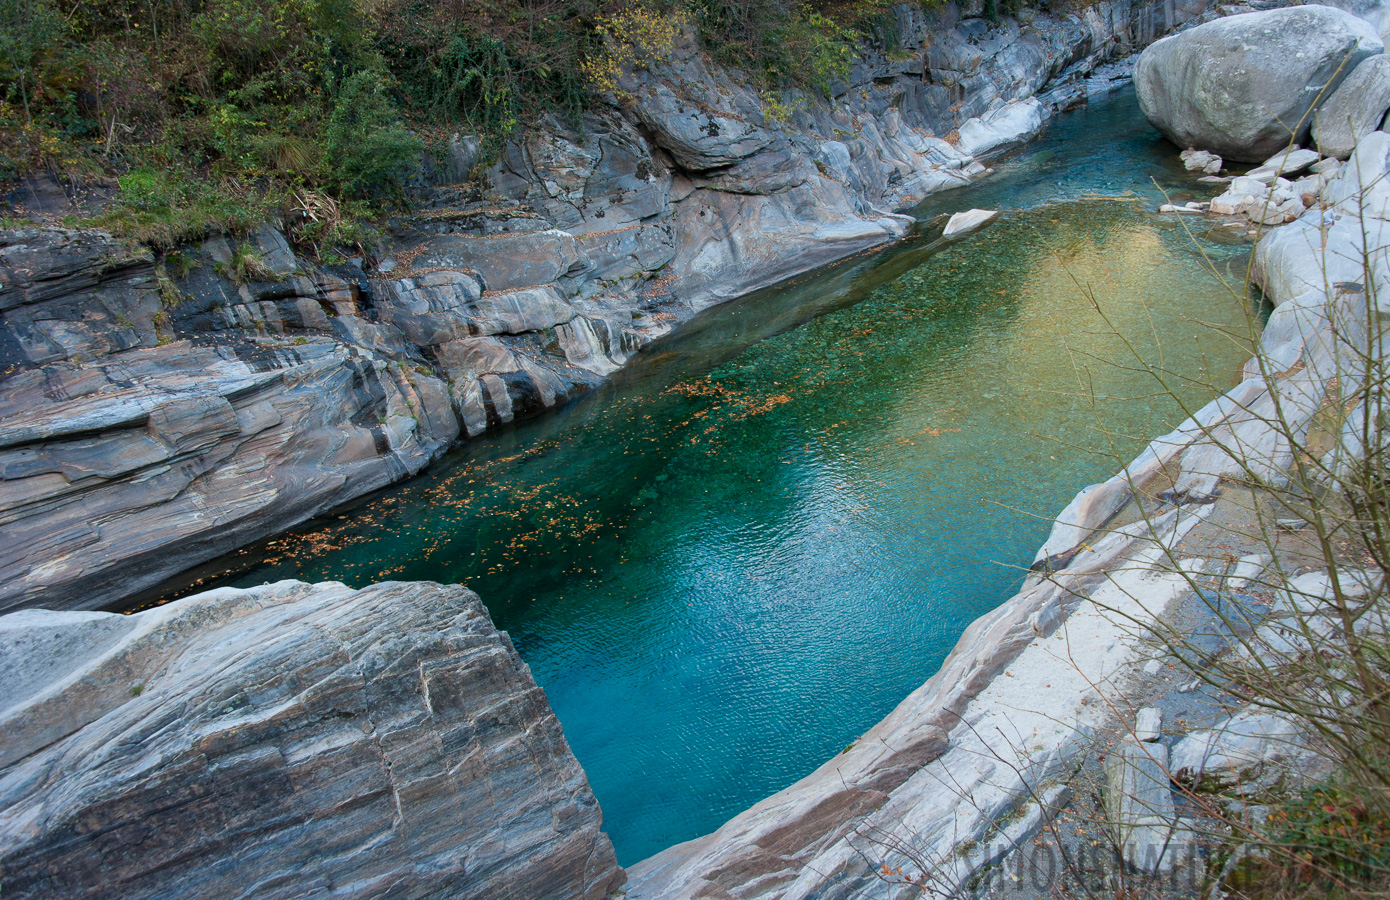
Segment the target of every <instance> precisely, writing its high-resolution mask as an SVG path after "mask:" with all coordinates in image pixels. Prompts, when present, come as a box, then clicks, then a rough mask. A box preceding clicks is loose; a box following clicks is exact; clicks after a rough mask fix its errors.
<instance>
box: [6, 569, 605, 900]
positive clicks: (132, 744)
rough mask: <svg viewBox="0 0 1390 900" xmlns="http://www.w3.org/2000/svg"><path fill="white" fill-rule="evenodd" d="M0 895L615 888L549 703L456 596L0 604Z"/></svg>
mask: <svg viewBox="0 0 1390 900" xmlns="http://www.w3.org/2000/svg"><path fill="white" fill-rule="evenodd" d="M0 735H3V738H0V869H2V870H3V871H4V873H5V897H6V898H40V897H73V898H75V897H93V898H94V897H120V898H123V900H134V898H142V897H224V896H238V897H241V896H245V897H252V896H254V897H259V898H273V897H284V898H299V897H329V896H332V897H363V898H365V897H380V896H399V897H433V896H451V897H480V898H482V897H538V898H539V897H556V898H559V897H566V898H571V897H572V898H585V900H602V898H604V897H606V896H607V895H608V894H609V893H610V891H612V890H614V889H616V888H617V887H619V886H620V885H621V884H622V882H623V879H624V875H623V872H622V870H621V869H620V868H618V865H617V863H616V860H615V858H614V854H613V847H612V844H611V843H610V842H609V840H608V837H607V835H605V834H604V833H603V832H602V831H601V814H600V811H599V807H598V804H597V802H596V801H595V800H594V797H593V794H592V792H591V791H590V789H589V785H588V781H587V779H586V778H585V776H584V772H583V770H582V769H581V768H580V767H579V764H578V762H577V761H576V760H575V759H574V756H573V755H572V754H571V753H570V750H569V747H568V745H567V744H566V742H565V738H564V735H563V734H562V733H561V730H560V724H559V722H558V721H557V720H556V719H555V716H554V714H553V713H552V712H551V710H550V705H549V703H548V702H547V701H546V698H545V695H544V694H543V693H542V691H541V689H540V688H539V687H537V686H536V683H535V681H534V680H532V678H531V674H530V671H529V670H528V669H527V667H526V666H525V664H523V663H522V662H521V660H520V658H518V656H517V655H516V651H515V650H514V649H513V648H512V645H511V641H510V640H509V639H508V638H507V636H506V634H504V633H502V632H499V631H497V630H496V629H495V628H494V627H493V625H492V623H491V621H490V620H489V619H488V615H487V612H486V611H485V610H484V609H483V607H482V604H481V603H479V601H478V598H477V597H476V596H475V595H474V594H473V593H472V592H470V591H468V590H466V589H464V588H462V587H458V586H441V585H437V584H430V583H413V584H400V583H388V584H379V585H374V586H372V587H370V588H366V589H364V590H361V591H354V590H352V589H350V588H347V587H345V586H344V585H341V584H318V585H308V584H303V583H300V582H290V581H287V582H280V583H279V584H274V585H268V586H265V587H259V588H252V589H250V590H233V589H221V590H216V591H210V592H207V593H204V594H199V595H197V596H195V597H190V598H187V599H185V600H181V601H178V602H176V603H172V604H169V605H168V606H164V607H161V608H157V609H153V610H149V611H146V612H143V613H139V614H137V615H132V616H118V615H110V614H102V613H53V612H48V611H43V610H30V611H25V612H22V613H17V614H15V615H12V616H7V617H4V618H0Z"/></svg>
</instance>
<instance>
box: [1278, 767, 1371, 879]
mask: <svg viewBox="0 0 1390 900" xmlns="http://www.w3.org/2000/svg"><path fill="white" fill-rule="evenodd" d="M1368 790H1370V788H1369V787H1368V786H1366V785H1363V784H1351V783H1346V784H1324V785H1319V786H1317V787H1315V788H1312V789H1309V790H1306V791H1304V792H1303V793H1302V794H1301V795H1300V796H1299V797H1297V798H1296V799H1294V800H1292V801H1291V802H1288V803H1285V804H1280V805H1279V806H1278V807H1277V808H1276V809H1275V810H1274V811H1273V812H1272V813H1271V816H1270V825H1271V828H1272V830H1273V832H1274V833H1273V834H1272V835H1271V837H1273V838H1274V840H1275V842H1276V843H1277V844H1279V845H1281V846H1283V847H1286V848H1288V850H1289V852H1290V854H1291V855H1292V857H1293V858H1294V859H1296V860H1299V861H1300V866H1299V867H1300V868H1302V869H1303V870H1305V871H1306V873H1308V874H1309V875H1312V874H1313V873H1317V875H1318V877H1320V878H1326V877H1328V876H1331V877H1333V878H1336V879H1337V880H1339V881H1342V882H1346V883H1360V882H1366V881H1370V880H1377V879H1383V878H1384V877H1385V875H1386V873H1387V872H1390V819H1387V818H1386V817H1385V812H1384V802H1383V798H1379V797H1369V798H1368V797H1367V796H1366V794H1367V791H1368Z"/></svg>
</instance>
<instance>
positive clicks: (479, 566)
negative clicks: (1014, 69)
mask: <svg viewBox="0 0 1390 900" xmlns="http://www.w3.org/2000/svg"><path fill="white" fill-rule="evenodd" d="M1175 154H1176V151H1175V149H1174V148H1172V147H1171V146H1170V145H1167V144H1166V143H1164V142H1162V141H1161V140H1160V139H1159V138H1157V137H1156V136H1154V135H1153V133H1152V132H1151V131H1150V130H1149V129H1148V128H1147V126H1145V124H1144V122H1143V119H1142V118H1141V117H1140V116H1139V114H1138V112H1137V109H1136V107H1135V104H1134V101H1133V99H1132V96H1124V97H1121V98H1119V99H1117V100H1113V101H1110V102H1108V103H1106V104H1103V105H1099V106H1097V107H1095V108H1093V109H1091V110H1087V111H1083V112H1080V113H1073V114H1069V115H1067V116H1064V117H1062V118H1061V119H1060V120H1058V121H1057V122H1056V123H1055V124H1054V125H1053V126H1052V127H1051V129H1050V130H1049V132H1048V133H1047V134H1045V136H1044V137H1043V138H1042V139H1041V140H1040V141H1039V142H1037V143H1035V144H1034V145H1033V146H1032V147H1031V148H1029V149H1028V150H1026V151H1024V152H1023V153H1021V154H1019V155H1017V156H1016V157H1014V158H1013V159H1011V160H1008V161H1006V162H1004V163H999V164H998V167H999V169H1000V172H999V174H998V175H996V176H994V177H993V178H992V179H990V180H988V181H986V182H985V183H982V184H979V185H976V186H973V187H970V188H967V189H964V190H961V191H956V192H952V193H949V194H943V195H937V196H936V197H933V198H931V199H930V200H929V201H928V203H926V204H923V206H922V207H920V208H919V210H918V213H919V215H920V216H921V217H922V218H923V219H924V221H927V222H931V221H933V220H934V217H935V216H936V215H937V214H938V213H941V212H950V211H955V210H959V209H966V208H969V207H972V206H977V207H996V208H1000V209H1005V210H1007V211H1008V212H1006V214H1005V216H1004V217H1003V219H1001V221H999V222H998V223H996V224H995V225H993V226H991V227H990V228H989V229H987V230H986V231H984V232H982V233H980V234H978V235H976V236H975V237H973V238H971V239H969V240H967V241H966V242H964V243H961V244H957V245H955V246H951V247H948V248H945V249H942V248H940V247H938V246H937V245H936V244H934V243H933V242H932V240H931V238H932V236H933V234H934V233H939V229H940V224H939V220H937V224H936V225H934V226H933V225H930V224H928V225H927V226H925V227H924V233H923V234H922V235H920V236H918V237H917V238H914V239H913V240H909V241H906V242H904V243H902V244H899V245H897V246H896V247H894V248H892V249H890V250H888V251H885V252H881V253H878V254H875V255H870V256H866V257H864V258H861V259H858V260H855V261H852V262H850V263H848V264H844V265H841V266H838V267H835V268H833V269H831V270H828V271H825V272H822V273H818V274H817V275H816V276H814V277H810V278H807V279H803V280H801V281H800V282H799V283H796V284H793V285H790V286H785V287H782V288H779V289H776V290H770V291H765V292H762V293H760V294H758V295H754V296H751V297H748V298H745V299H743V300H740V301H738V302H736V303H734V304H730V305H727V306H724V307H721V308H719V309H716V310H712V311H710V312H708V313H706V314H704V315H702V316H701V317H700V318H698V319H697V320H696V321H695V322H693V323H691V324H690V325H688V326H687V327H686V328H684V329H683V330H682V332H681V333H679V334H678V335H676V336H675V337H674V339H671V340H667V341H665V342H663V343H662V344H661V345H659V346H656V347H654V348H651V350H650V352H648V353H646V354H645V355H644V356H643V358H642V359H640V360H639V361H638V362H637V363H636V364H635V365H633V366H632V367H630V368H629V369H628V370H626V371H625V372H624V373H622V374H621V375H620V376H619V377H618V379H617V380H616V381H615V382H614V383H613V384H611V385H609V386H607V387H605V388H604V389H603V390H601V391H599V392H597V393H596V394H594V395H591V396H590V397H588V398H585V399H584V400H582V401H580V402H579V403H577V404H575V405H573V406H571V407H570V408H568V409H566V410H563V411H561V412H559V413H557V414H554V415H549V416H546V417H543V418H541V419H538V420H534V421H532V422H529V423H523V424H521V425H519V426H516V427H513V428H511V429H509V430H506V431H504V432H501V433H499V434H496V435H493V436H489V437H486V438H484V439H481V440H477V441H472V442H470V443H469V444H468V445H467V446H465V447H464V448H463V449H461V450H460V451H458V452H456V453H455V454H453V455H452V456H451V457H450V458H449V459H447V460H446V461H445V462H443V463H441V464H439V465H437V466H435V467H434V468H433V469H432V470H431V471H430V473H429V474H428V475H427V476H425V477H422V478H418V479H416V480H414V481H411V482H408V483H407V484H405V485H402V486H400V487H397V488H395V489H392V490H391V491H389V492H386V493H383V494H381V495H378V496H377V497H376V498H374V499H373V500H371V501H370V502H368V503H365V504H362V505H360V506H359V507H357V508H355V509H354V510H352V511H351V512H349V513H346V514H344V515H341V516H337V517H334V518H332V519H330V520H328V521H326V522H324V521H320V522H316V523H312V524H311V525H310V526H308V527H306V528H305V529H303V530H301V531H299V532H297V533H295V534H293V535H290V536H287V537H284V538H282V539H280V540H277V541H274V542H272V543H270V544H269V545H267V546H264V547H261V548H257V549H255V550H253V551H248V552H245V553H243V554H240V555H238V556H236V557H233V558H231V559H229V560H223V561H221V562H220V563H219V564H218V566H217V567H216V570H217V571H219V572H221V571H227V572H229V573H232V574H228V575H226V576H225V577H223V578H222V580H221V581H219V582H218V583H222V584H236V585H247V584H257V583H260V582H262V581H273V580H276V579H280V578H286V577H297V578H303V579H306V580H324V579H332V580H340V581H345V582H347V583H349V584H353V585H364V584H367V583H370V582H373V581H378V580H382V579H429V580H435V581H441V582H462V583H465V584H467V585H469V586H470V587H472V588H473V589H474V590H476V591H477V592H478V593H479V595H481V596H482V598H483V600H484V601H485V602H486V604H487V606H488V609H489V610H490V612H491V613H492V616H493V618H494V620H495V621H496V623H497V625H498V626H499V627H501V628H504V629H506V630H507V631H509V632H510V633H511V635H512V638H513V640H514V641H515V643H516V646H517V648H518V650H519V651H520V653H521V655H522V657H523V658H524V659H525V660H526V661H527V662H528V663H529V664H530V666H531V668H532V671H533V672H534V674H535V676H536V679H537V681H538V682H539V683H540V684H541V685H542V686H543V687H544V688H545V690H546V693H547V695H548V696H549V698H550V702H551V704H552V706H553V707H554V709H555V711H556V713H557V714H558V716H559V718H560V721H561V722H562V723H563V725H564V728H565V733H566V736H567V737H568V739H569V741H570V744H571V746H572V747H573V749H574V752H575V755H576V756H577V757H578V758H579V760H580V762H581V763H582V764H583V765H584V767H585V769H586V771H587V772H588V775H589V778H590V781H591V783H592V785H593V789H594V793H595V794H596V795H597V797H598V799H599V801H600V803H601V804H602V806H603V811H604V820H605V825H606V828H607V830H608V832H609V833H610V835H611V836H612V837H613V842H614V844H615V846H616V847H617V851H618V857H619V860H620V862H622V863H624V864H632V863H634V862H637V861H638V860H640V859H642V858H644V857H646V856H648V855H650V854H652V853H654V852H656V851H658V850H661V849H663V848H665V847H668V846H670V845H671V844H673V843H676V842H678V841H682V840H686V839H689V838H693V837H696V836H698V835H700V834H704V833H706V832H709V831H711V830H713V829H714V828H717V827H718V826H719V825H720V824H721V823H722V822H723V821H724V820H725V819H727V818H728V817H729V816H730V815H732V814H734V813H736V812H738V811H739V810H741V809H743V808H745V807H747V806H749V805H750V804H752V803H754V802H756V801H757V800H759V799H761V798H762V797H765V796H767V795H768V794H771V793H773V792H775V791H776V790H778V789H780V788H782V787H785V786H786V785H788V784H790V783H791V782H792V781H794V780H795V779H796V778H798V777H800V776H801V775H804V774H806V773H807V772H809V771H811V770H812V769H814V768H815V767H816V766H817V765H818V764H819V763H821V762H822V761H824V760H825V759H827V758H829V757H830V756H832V755H834V754H835V753H837V752H839V751H840V750H842V749H843V748H844V747H845V746H846V745H847V744H849V743H850V742H851V741H853V740H854V739H855V738H856V737H857V736H859V735H860V734H861V733H862V732H863V731H865V730H866V729H867V728H869V727H870V726H871V725H873V724H874V723H875V722H876V721H878V720H879V719H880V718H882V717H883V716H884V715H885V714H887V713H888V712H889V711H890V710H891V709H892V708H893V707H894V706H895V705H896V704H897V703H898V702H899V701H900V700H901V699H902V698H903V697H905V696H906V695H907V694H908V693H910V692H911V691H912V690H913V689H914V688H916V687H917V686H918V685H920V684H921V683H922V682H923V681H925V680H926V679H927V678H928V677H930V676H931V675H932V673H933V672H935V671H936V669H937V668H938V667H939V665H940V663H941V661H942V659H943V658H944V656H945V655H946V653H947V652H949V650H950V648H951V647H952V645H953V644H954V643H955V640H956V638H957V637H958V636H959V634H960V633H961V631H963V630H964V628H965V627H966V625H968V624H969V623H970V621H971V620H973V619H974V618H975V617H977V616H978V615H980V614H982V613H984V612H986V611H987V610H989V609H991V608H993V607H994V606H996V605H998V604H999V603H1000V602H1001V601H1003V600H1004V599H1006V598H1007V597H1008V596H1009V595H1010V594H1011V593H1012V592H1013V591H1014V590H1015V589H1016V587H1017V585H1018V583H1019V582H1020V581H1021V580H1022V567H1026V566H1027V564H1028V563H1029V562H1030V560H1031V558H1032V554H1033V552H1034V551H1035V550H1036V548H1037V547H1038V545H1039V544H1040V543H1041V542H1042V540H1043V539H1044V538H1045V536H1046V533H1047V531H1048V527H1049V521H1050V519H1051V517H1052V516H1054V515H1055V514H1056V513H1057V511H1058V510H1059V509H1060V508H1061V507H1062V506H1063V505H1064V504H1065V503H1066V502H1067V501H1068V500H1069V499H1070V498H1071V497H1072V496H1073V495H1074V494H1075V493H1076V491H1077V490H1079V489H1080V488H1081V487H1083V486H1084V485H1086V484H1088V483H1090V482H1092V481H1096V480H1098V479H1101V478H1104V477H1107V476H1109V475H1110V474H1111V473H1113V471H1115V469H1117V468H1118V466H1119V465H1120V464H1121V462H1122V461H1123V460H1127V459H1129V458H1130V457H1132V456H1133V454H1134V453H1135V452H1136V451H1137V449H1138V448H1139V446H1140V445H1141V443H1142V441H1143V440H1145V439H1147V438H1148V437H1152V436H1154V435H1156V434H1159V433H1161V432H1163V431H1164V430H1166V429H1167V428H1169V427H1170V426H1171V425H1173V424H1176V422H1177V421H1179V420H1180V419H1181V418H1182V417H1183V413H1182V411H1181V410H1180V409H1179V407H1178V405H1177V404H1176V403H1174V402H1173V401H1172V400H1171V399H1167V398H1160V397H1158V396H1156V395H1155V389H1156V386H1155V384H1154V382H1153V380H1152V379H1151V378H1150V377H1149V376H1148V375H1145V374H1142V373H1139V372H1135V371H1127V370H1126V369H1125V368H1123V367H1118V366H1115V365H1112V364H1109V363H1107V362H1106V360H1111V361H1118V362H1121V363H1125V364H1132V360H1133V357H1132V356H1131V355H1130V352H1129V351H1128V350H1127V349H1126V343H1125V341H1122V340H1121V339H1119V338H1118V337H1116V336H1115V335H1114V334H1112V333H1110V332H1111V331H1112V329H1116V328H1117V329H1118V330H1119V331H1120V332H1121V333H1122V334H1124V335H1125V336H1126V338H1127V339H1128V340H1129V341H1130V342H1133V344H1134V346H1135V347H1136V348H1137V350H1138V352H1139V353H1140V354H1141V355H1142V356H1144V357H1145V358H1146V359H1149V360H1151V361H1157V360H1159V359H1160V353H1159V351H1158V350H1156V349H1155V347H1156V345H1157V343H1159V342H1160V341H1161V343H1162V345H1163V350H1162V354H1161V359H1162V362H1163V364H1164V365H1165V367H1166V368H1167V369H1169V370H1171V371H1173V372H1176V373H1181V374H1182V375H1184V376H1187V377H1189V378H1191V379H1194V380H1195V381H1196V382H1200V383H1195V384H1191V385H1189V386H1187V387H1185V388H1184V391H1185V397H1186V400H1187V401H1188V402H1189V403H1190V404H1192V405H1193V406H1194V407H1195V406H1196V405H1200V404H1201V403H1202V402H1205V400H1206V399H1208V398H1209V397H1210V396H1211V395H1212V394H1213V392H1214V391H1215V390H1219V389H1225V388H1226V387H1229V386H1230V385H1231V384H1232V383H1233V382H1234V373H1235V372H1236V370H1237V367H1238V366H1239V364H1240V363H1241V362H1243V360H1244V359H1245V357H1246V356H1247V355H1248V354H1247V352H1246V347H1247V346H1248V343H1245V342H1243V341H1242V340H1241V336H1245V335H1248V333H1249V327H1250V326H1249V319H1250V318H1251V316H1252V315H1253V314H1254V313H1253V309H1254V308H1253V307H1252V305H1251V304H1250V303H1249V302H1247V301H1245V300H1243V299H1237V298H1236V297H1233V296H1232V294H1231V293H1230V292H1229V291H1227V290H1226V289H1225V288H1224V287H1222V286H1221V284H1220V283H1219V282H1218V281H1217V280H1216V279H1215V278H1214V277H1213V275H1212V274H1211V273H1210V272H1208V271H1207V267H1206V265H1205V264H1204V262H1203V261H1202V257H1201V254H1200V253H1199V252H1198V250H1199V249H1201V250H1205V251H1206V252H1207V253H1209V254H1212V259H1213V260H1214V261H1215V262H1216V264H1217V268H1218V269H1221V270H1223V271H1224V270H1225V269H1226V268H1227V267H1230V268H1232V269H1234V270H1235V271H1236V272H1237V279H1238V278H1239V275H1240V274H1241V273H1243V262H1242V260H1243V253H1244V251H1243V250H1242V249H1240V248H1234V247H1229V246H1225V245H1222V244H1218V243H1212V242H1209V241H1206V240H1205V239H1199V240H1198V241H1197V242H1196V243H1194V241H1193V239H1192V238H1190V237H1189V236H1188V235H1187V234H1186V232H1184V231H1183V230H1182V229H1181V228H1180V227H1178V226H1176V225H1175V223H1174V222H1172V221H1171V220H1169V219H1166V218H1163V217H1159V216H1157V215H1155V214H1154V213H1152V212H1151V211H1150V210H1152V209H1153V207H1154V206H1155V204H1156V203H1157V202H1159V193H1158V191H1157V189H1156V188H1155V187H1154V185H1153V184H1152V183H1150V180H1149V179H1150V178H1157V179H1158V180H1159V182H1160V183H1161V184H1163V185H1164V186H1165V187H1169V188H1173V189H1177V190H1185V189H1191V186H1192V184H1193V182H1192V181H1191V179H1190V177H1189V176H1187V175H1186V174H1185V173H1182V172H1180V171H1179V170H1177V169H1176V168H1175V167H1174V166H1173V162H1174V161H1175V159H1176V156H1175ZM1085 286H1089V287H1090V288H1091V289H1093V291H1094V295H1095V297H1096V299H1097V300H1098V301H1099V303H1100V307H1101V310H1103V311H1104V313H1105V314H1106V316H1102V315H1100V314H1098V313H1097V311H1096V309H1095V308H1094V307H1093V306H1092V305H1091V303H1090V302H1089V301H1088V299H1087V297H1086V295H1085V294H1086V292H1085V290H1084V287H1085ZM1107 317H1108V323H1107V320H1106V318H1107ZM1201 323H1214V324H1217V325H1220V326H1224V327H1225V328H1226V329H1227V330H1228V331H1229V332H1230V334H1231V335H1233V337H1228V336H1226V335H1224V334H1222V333H1219V332H1213V331H1212V330H1210V328H1208V327H1206V326H1204V325H1203V324H1201ZM1173 383H1174V384H1175V385H1178V384H1181V383H1182V382H1181V381H1180V380H1177V379H1175V380H1174V381H1173ZM1097 398H1099V399H1097ZM204 586H206V584H205V585H204Z"/></svg>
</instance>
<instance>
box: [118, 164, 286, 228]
mask: <svg viewBox="0 0 1390 900" xmlns="http://www.w3.org/2000/svg"><path fill="white" fill-rule="evenodd" d="M119 184H120V192H119V194H118V195H117V198H116V202H115V204H114V205H113V206H112V208H111V210H110V211H109V212H108V213H106V214H105V215H103V216H101V217H99V218H98V219H96V220H95V221H94V222H93V223H92V224H95V225H98V226H100V227H102V228H106V229H109V230H110V231H112V232H113V233H115V234H118V235H121V236H123V237H129V238H132V239H134V240H138V241H141V242H143V243H146V244H149V245H151V246H154V247H160V248H170V247H174V246H176V245H178V244H181V243H185V242H187V241H191V240H196V239H199V238H202V237H205V236H206V235H208V234H210V233H213V232H229V233H233V234H236V233H241V232H245V231H249V230H250V229H251V228H254V227H255V226H256V225H257V224H259V223H260V222H262V221H264V220H265V218H266V216H267V215H268V214H269V213H270V212H271V210H272V204H271V203H270V201H269V199H268V198H267V196H266V195H265V194H263V193H260V192H255V191H251V192H236V191H232V190H228V189H227V188H226V187H225V186H223V185H220V184H210V183H208V182H206V181H203V180H201V179H198V178H196V177H192V176H189V175H184V174H181V173H179V172H177V171H176V170H172V169H155V168H141V169H135V170H133V171H131V172H129V173H127V174H125V175H122V176H121V177H120V179H119Z"/></svg>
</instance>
